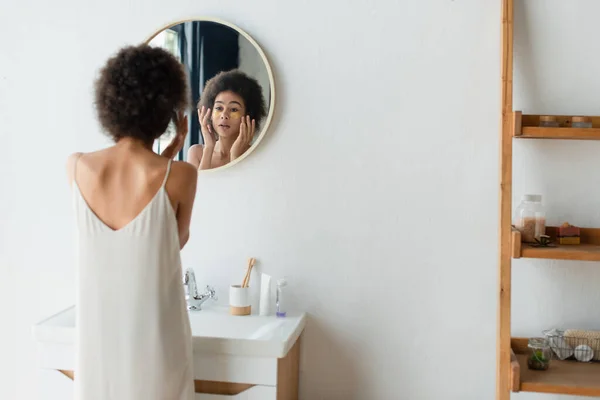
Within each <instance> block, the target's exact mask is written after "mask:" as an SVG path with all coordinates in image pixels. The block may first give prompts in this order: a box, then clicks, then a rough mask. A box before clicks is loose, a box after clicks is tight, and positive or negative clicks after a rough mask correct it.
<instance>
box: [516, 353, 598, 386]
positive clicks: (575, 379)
mask: <svg viewBox="0 0 600 400" xmlns="http://www.w3.org/2000/svg"><path fill="white" fill-rule="evenodd" d="M516 357H517V361H518V362H519V370H520V373H521V375H520V379H519V382H520V387H519V388H518V389H516V390H515V388H513V391H521V392H537V393H556V394H570V395H574V396H600V363H581V362H578V361H560V360H552V361H551V362H550V368H548V370H547V371H533V370H530V369H529V367H528V366H527V355H525V354H517V355H516Z"/></svg>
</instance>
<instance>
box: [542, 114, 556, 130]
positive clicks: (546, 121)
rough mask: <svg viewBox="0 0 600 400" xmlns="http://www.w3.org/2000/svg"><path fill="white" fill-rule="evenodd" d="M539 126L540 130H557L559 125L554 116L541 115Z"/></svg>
mask: <svg viewBox="0 0 600 400" xmlns="http://www.w3.org/2000/svg"><path fill="white" fill-rule="evenodd" d="M540 126H541V127H542V128H558V127H559V124H558V121H557V119H556V117H555V116H554V115H542V116H541V117H540Z"/></svg>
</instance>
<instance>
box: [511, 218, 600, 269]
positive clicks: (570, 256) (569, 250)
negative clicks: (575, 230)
mask: <svg viewBox="0 0 600 400" xmlns="http://www.w3.org/2000/svg"><path fill="white" fill-rule="evenodd" d="M556 229H557V228H556V227H555V226H551V227H547V228H546V235H548V236H550V237H551V239H552V241H553V242H554V243H557V239H556ZM511 240H512V257H513V258H545V259H548V260H579V261H600V229H592V228H581V244H578V245H574V244H573V245H558V244H555V246H556V247H536V246H534V245H529V244H525V243H521V233H520V232H519V231H517V230H515V229H514V228H513V230H512V239H511Z"/></svg>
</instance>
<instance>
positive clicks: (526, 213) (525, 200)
mask: <svg viewBox="0 0 600 400" xmlns="http://www.w3.org/2000/svg"><path fill="white" fill-rule="evenodd" d="M514 226H515V228H517V230H518V231H519V232H521V241H522V242H525V243H535V242H536V239H538V240H539V238H540V236H542V235H545V234H546V213H545V211H544V207H543V206H542V196H541V195H539V194H526V195H524V196H523V197H522V198H521V204H519V205H518V206H517V208H516V210H515V216H514Z"/></svg>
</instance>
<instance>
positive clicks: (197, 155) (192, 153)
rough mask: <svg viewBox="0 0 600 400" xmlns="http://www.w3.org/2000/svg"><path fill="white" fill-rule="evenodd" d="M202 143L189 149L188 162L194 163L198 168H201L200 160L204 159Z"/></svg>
mask: <svg viewBox="0 0 600 400" xmlns="http://www.w3.org/2000/svg"><path fill="white" fill-rule="evenodd" d="M202 153H203V150H202V145H199V144H195V145H193V146H191V147H190V148H189V149H188V154H187V162H189V163H190V164H192V165H193V166H194V167H196V169H198V168H200V162H201V161H202Z"/></svg>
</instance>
